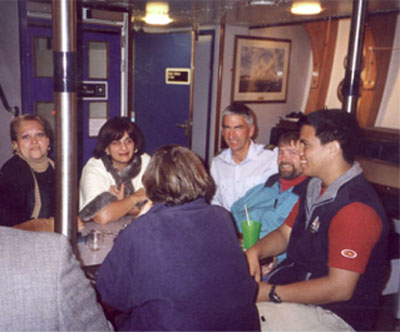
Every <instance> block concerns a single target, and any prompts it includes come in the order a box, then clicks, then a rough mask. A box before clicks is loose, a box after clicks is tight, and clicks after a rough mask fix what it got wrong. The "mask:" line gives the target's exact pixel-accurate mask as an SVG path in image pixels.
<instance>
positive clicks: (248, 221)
mask: <svg viewBox="0 0 400 332" xmlns="http://www.w3.org/2000/svg"><path fill="white" fill-rule="evenodd" d="M244 210H245V211H246V217H247V224H248V225H249V226H250V216H249V210H247V204H245V205H244Z"/></svg>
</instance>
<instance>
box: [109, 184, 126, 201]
mask: <svg viewBox="0 0 400 332" xmlns="http://www.w3.org/2000/svg"><path fill="white" fill-rule="evenodd" d="M124 189H125V183H122V184H121V188H119V189H118V188H117V186H115V185H113V186H111V187H110V192H111V193H112V194H113V195H115V196H116V197H117V199H118V200H119V201H120V200H121V199H124Z"/></svg>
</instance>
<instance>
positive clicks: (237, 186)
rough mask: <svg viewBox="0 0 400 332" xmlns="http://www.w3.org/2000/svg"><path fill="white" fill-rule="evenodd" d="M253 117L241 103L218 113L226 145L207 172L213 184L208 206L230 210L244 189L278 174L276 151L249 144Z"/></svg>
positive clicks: (252, 143) (252, 133) (254, 127)
mask: <svg viewBox="0 0 400 332" xmlns="http://www.w3.org/2000/svg"><path fill="white" fill-rule="evenodd" d="M255 130H256V126H255V115H254V113H253V111H252V110H251V109H250V108H249V107H247V106H246V105H245V104H241V103H233V104H231V105H229V106H228V107H226V108H225V109H224V111H223V112H222V136H223V138H224V140H225V143H226V144H227V145H228V146H229V148H228V149H226V150H223V151H222V152H221V153H220V154H218V155H217V156H215V157H214V158H213V160H212V163H211V168H210V172H211V175H212V177H213V179H214V181H215V184H216V186H217V187H216V189H217V190H216V193H215V195H214V197H213V199H212V201H211V203H212V204H215V205H220V206H222V207H224V208H225V209H227V210H228V211H230V209H231V206H232V204H233V202H235V201H236V200H238V199H239V198H240V197H242V196H243V195H244V194H245V193H246V191H247V190H249V189H250V188H252V187H254V186H255V185H257V184H260V183H263V182H265V181H266V180H267V179H268V178H269V177H270V176H271V175H272V174H275V173H277V172H278V168H277V163H276V160H277V152H276V150H274V151H270V150H266V149H265V148H264V145H262V144H256V143H254V142H253V141H252V137H253V136H254V134H255Z"/></svg>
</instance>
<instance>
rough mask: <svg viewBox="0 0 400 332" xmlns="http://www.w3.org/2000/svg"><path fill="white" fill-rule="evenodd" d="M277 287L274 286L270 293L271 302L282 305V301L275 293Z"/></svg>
mask: <svg viewBox="0 0 400 332" xmlns="http://www.w3.org/2000/svg"><path fill="white" fill-rule="evenodd" d="M275 288H276V285H272V287H271V290H270V291H269V300H270V301H271V302H273V303H281V302H282V300H281V298H280V297H279V295H278V294H276V291H275Z"/></svg>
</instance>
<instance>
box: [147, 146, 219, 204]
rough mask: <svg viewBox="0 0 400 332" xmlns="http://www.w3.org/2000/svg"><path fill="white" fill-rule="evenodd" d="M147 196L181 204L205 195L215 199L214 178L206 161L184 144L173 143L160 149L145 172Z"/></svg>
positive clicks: (161, 201) (156, 199) (166, 202)
mask: <svg viewBox="0 0 400 332" xmlns="http://www.w3.org/2000/svg"><path fill="white" fill-rule="evenodd" d="M142 181H143V185H144V187H145V189H146V194H147V196H148V197H149V198H150V199H151V200H152V201H153V202H154V203H158V202H159V203H163V204H166V205H178V204H182V203H187V202H191V201H194V200H195V199H197V198H200V197H204V198H206V199H208V200H209V199H211V197H212V195H213V194H214V191H215V185H214V181H213V180H212V178H211V176H210V175H209V174H208V173H207V171H206V169H205V167H204V165H203V163H202V161H201V160H200V159H199V157H197V156H196V155H195V154H194V153H193V152H192V151H190V150H189V149H188V148H185V147H183V146H179V145H174V144H169V145H165V146H163V147H161V148H160V149H159V150H157V151H156V152H155V153H154V155H153V157H152V158H151V160H150V163H149V165H148V166H147V169H146V172H145V173H144V175H143V180H142Z"/></svg>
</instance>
